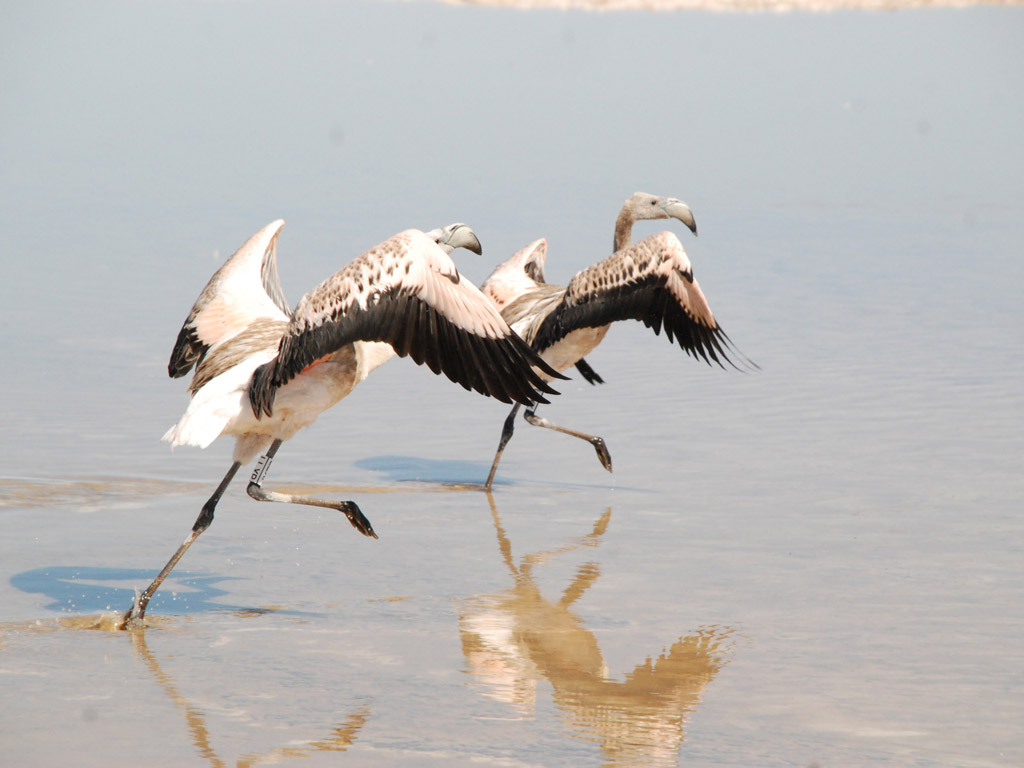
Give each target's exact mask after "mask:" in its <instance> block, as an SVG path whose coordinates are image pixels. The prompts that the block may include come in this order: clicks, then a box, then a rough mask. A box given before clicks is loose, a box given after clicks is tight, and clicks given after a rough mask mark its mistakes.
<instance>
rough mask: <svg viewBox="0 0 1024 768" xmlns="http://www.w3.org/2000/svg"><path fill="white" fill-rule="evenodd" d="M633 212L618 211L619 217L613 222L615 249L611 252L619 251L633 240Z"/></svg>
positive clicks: (625, 209) (626, 210)
mask: <svg viewBox="0 0 1024 768" xmlns="http://www.w3.org/2000/svg"><path fill="white" fill-rule="evenodd" d="M633 221H634V218H633V212H632V211H630V210H629V209H628V208H623V209H622V210H621V211H619V217H618V218H617V219H616V220H615V247H614V248H613V249H612V252H613V253H614V252H615V251H621V250H622V249H623V248H625V247H626V246H627V245H629V243H630V241H631V240H632V238H633Z"/></svg>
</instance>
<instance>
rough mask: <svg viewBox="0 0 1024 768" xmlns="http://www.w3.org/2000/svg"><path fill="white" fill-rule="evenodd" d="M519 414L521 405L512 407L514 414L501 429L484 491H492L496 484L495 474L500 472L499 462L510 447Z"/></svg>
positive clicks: (509, 416)
mask: <svg viewBox="0 0 1024 768" xmlns="http://www.w3.org/2000/svg"><path fill="white" fill-rule="evenodd" d="M517 413H519V403H516V404H515V405H514V406H513V407H512V412H511V413H509V415H508V418H506V419H505V426H504V427H502V429H501V441H500V442H499V443H498V452H497V453H496V454H494V461H493V462H491V473H490V474H489V475H487V483H486V484H485V485H484V489H485V490H487V491H490V490H491V483H493V482H494V473H495V472H497V471H498V462H499V461H501V454H502V453H503V452H504V450H505V446H506V445H508V441H509V440H511V439H512V432H513V430H514V429H515V427H516V414H517Z"/></svg>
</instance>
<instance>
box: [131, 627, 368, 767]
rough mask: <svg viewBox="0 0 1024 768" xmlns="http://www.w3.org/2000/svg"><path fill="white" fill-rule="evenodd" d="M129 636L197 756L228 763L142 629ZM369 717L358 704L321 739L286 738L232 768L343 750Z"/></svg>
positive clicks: (203, 719) (201, 716)
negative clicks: (177, 714) (181, 716)
mask: <svg viewBox="0 0 1024 768" xmlns="http://www.w3.org/2000/svg"><path fill="white" fill-rule="evenodd" d="M131 638H132V647H133V648H134V650H135V653H136V654H137V655H138V656H139V658H141V659H142V660H143V662H144V663H145V664H146V666H147V667H148V668H149V671H150V672H151V673H152V675H153V677H154V679H156V681H157V682H158V683H159V684H160V687H161V688H163V690H164V693H166V694H167V698H168V699H170V700H171V701H172V702H173V703H174V704H175V705H176V706H177V707H178V708H179V709H180V710H181V711H182V713H183V714H184V715H185V723H186V725H187V726H188V730H189V733H190V734H191V736H192V743H193V744H194V745H195V747H196V751H197V752H198V753H199V755H200V757H202V758H203V759H204V760H205V761H206V762H207V763H209V764H210V765H212V766H215V768H221V767H222V766H226V765H228V764H229V763H228V762H226V761H225V760H223V759H222V758H221V757H220V756H219V755H218V754H217V752H216V750H214V748H213V746H212V744H211V738H210V731H209V728H208V727H207V724H206V716H205V715H204V714H203V712H202V710H200V709H199V708H198V707H197V706H195V704H193V703H192V702H190V701H189V700H188V698H186V697H185V696H183V695H182V694H181V693H180V691H179V690H178V687H177V685H175V683H174V679H173V678H172V677H171V676H170V675H169V674H167V673H166V672H165V671H164V670H163V668H162V667H161V666H160V663H159V662H158V661H157V659H156V656H155V655H154V654H153V652H152V651H151V650H149V648H148V646H147V645H146V633H145V630H141V629H140V630H136V631H135V632H132V633H131ZM369 717H370V709H369V707H367V706H366V705H362V706H359V707H357V708H356V709H355V710H354V711H353V712H352V713H351V714H350V715H348V717H346V718H345V719H344V720H343V721H342V722H341V723H339V724H338V725H337V726H335V727H333V728H332V729H331V730H330V732H329V733H328V734H327V735H326V736H325V737H324V738H322V739H315V740H309V741H305V742H300V743H299V744H298V745H296V744H295V742H290V745H289V746H287V747H278V748H277V749H272V750H270V751H268V752H265V753H262V754H246V755H242V756H240V757H239V758H238V760H237V761H236V762H235V766H236V768H249V766H254V765H265V764H275V765H276V764H280V763H282V762H285V761H286V760H287V759H288V758H297V757H310V756H311V755H312V754H314V753H316V752H345V751H346V750H347V749H348V748H349V747H350V746H352V743H353V742H354V741H355V740H356V738H357V737H358V735H359V732H360V730H362V728H363V726H364V725H365V724H366V721H367V720H368V719H369Z"/></svg>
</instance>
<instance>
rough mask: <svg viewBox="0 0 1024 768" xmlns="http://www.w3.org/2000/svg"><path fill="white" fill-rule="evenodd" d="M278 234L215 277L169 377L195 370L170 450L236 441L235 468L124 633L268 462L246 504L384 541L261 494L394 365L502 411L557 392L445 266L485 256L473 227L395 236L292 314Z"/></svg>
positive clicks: (360, 522)
mask: <svg viewBox="0 0 1024 768" xmlns="http://www.w3.org/2000/svg"><path fill="white" fill-rule="evenodd" d="M283 226H284V221H282V220H280V219H278V220H277V221H274V222H271V223H270V224H268V225H267V226H265V227H264V228H263V229H261V230H260V231H259V232H257V233H256V234H255V235H253V236H252V237H251V238H250V239H249V240H248V241H247V242H246V243H245V244H244V245H243V246H242V247H241V248H240V249H239V250H238V251H237V252H236V253H235V254H234V255H233V256H232V257H231V258H230V259H228V260H227V262H225V263H224V265H223V266H221V267H220V269H218V270H217V271H216V272H215V273H214V275H213V277H212V278H211V279H210V281H209V283H207V285H206V287H205V288H204V289H203V291H202V293H200V295H199V298H198V299H197V300H196V303H195V305H194V306H193V307H192V311H191V312H190V313H189V315H188V317H187V318H186V320H185V323H184V325H183V326H182V328H181V332H180V333H179V334H178V339H177V342H176V343H175V345H174V350H173V351H172V353H171V359H170V363H169V364H168V373H169V374H170V375H171V376H172V377H175V378H177V377H180V376H184V375H185V374H187V373H188V372H189V371H191V370H192V368H193V367H195V374H194V377H193V379H192V384H191V386H190V387H189V391H190V392H191V394H192V400H191V402H190V403H189V406H188V409H187V410H186V411H185V414H184V415H183V416H182V417H181V420H180V421H179V422H178V423H177V424H176V425H175V426H173V427H171V428H170V429H169V430H168V431H167V433H166V434H165V435H164V437H163V439H164V440H167V441H168V442H170V443H171V445H172V447H173V446H178V445H197V446H200V447H202V448H205V447H206V446H208V445H209V444H210V443H212V442H213V441H214V440H215V439H216V438H217V437H219V436H220V435H231V436H233V437H234V438H235V450H234V456H233V461H232V464H231V466H230V468H229V469H228V471H227V474H226V475H224V478H223V479H222V480H221V482H220V485H218V486H217V488H216V490H215V491H214V492H213V495H212V496H211V497H210V498H209V499H208V500H207V502H206V503H205V504H204V505H203V508H202V511H201V512H200V513H199V517H198V518H197V519H196V522H195V524H194V525H193V526H192V531H191V532H190V533H189V535H188V537H187V538H186V539H185V541H184V542H183V543H182V544H181V546H180V547H178V549H177V551H176V552H175V553H174V555H173V556H172V557H171V559H170V560H169V561H168V562H167V565H165V566H164V568H163V570H162V571H160V573H159V574H158V575H157V577H156V578H155V579H154V580H153V583H152V584H150V585H149V587H147V589H146V590H145V591H144V592H143V593H142V594H141V595H139V596H138V597H137V598H136V600H135V601H134V603H133V604H132V607H131V608H130V609H129V610H128V611H127V612H126V613H125V614H124V616H123V617H122V620H121V627H122V628H131V627H134V626H139V625H140V624H141V622H142V619H143V617H144V616H145V612H146V606H147V605H148V603H149V601H150V599H151V598H152V597H153V594H154V593H155V592H156V590H157V589H158V588H159V587H160V584H161V583H162V582H163V581H164V579H165V578H166V577H167V575H168V574H169V573H170V572H171V570H172V569H173V568H174V566H175V565H176V564H177V563H178V561H179V560H180V559H181V557H182V556H183V555H184V554H185V552H186V551H187V550H188V548H189V547H190V546H191V545H192V543H193V542H194V541H195V540H196V539H197V538H198V537H199V535H200V534H202V533H203V531H205V530H206V529H207V528H209V527H210V524H211V523H212V522H213V516H214V509H215V508H216V506H217V502H218V501H219V500H220V497H221V496H222V495H223V494H224V491H225V489H226V488H227V487H228V485H229V483H230V482H231V480H232V479H233V478H234V476H235V474H236V473H237V472H238V470H239V469H240V468H241V467H242V466H243V465H244V464H248V463H249V462H251V461H252V460H253V459H254V458H256V456H257V455H259V454H260V453H261V452H263V451H266V452H265V453H264V455H263V456H262V457H261V458H260V460H259V461H258V462H257V464H256V468H255V470H254V471H253V472H252V475H251V476H250V479H249V484H248V487H247V492H248V494H249V496H251V497H252V498H254V499H256V500H257V501H277V502H286V503H289V504H307V505H311V506H317V507H327V508H329V509H336V510H338V511H340V512H343V513H344V514H345V515H346V516H347V517H348V519H349V522H351V523H352V525H353V526H354V527H355V528H356V530H358V531H359V532H360V533H362V534H364V535H366V536H370V537H373V538H377V534H376V533H375V532H374V530H373V526H372V525H371V524H370V521H369V520H368V519H367V518H366V517H365V516H364V515H363V513H362V511H361V510H360V509H359V507H358V506H357V505H356V504H355V502H352V501H331V500H326V499H319V498H313V497H309V496H298V495H294V494H289V493H280V492H276V491H268V490H266V489H264V488H263V485H262V484H263V481H264V479H265V478H266V474H267V470H268V468H269V467H270V462H271V460H272V459H273V458H274V456H275V455H276V453H277V451H278V449H279V448H280V447H281V444H282V443H283V442H284V441H285V440H288V439H289V438H291V437H292V436H293V435H295V433H296V432H298V430H300V429H301V428H302V427H305V426H308V425H309V424H312V423H313V421H315V420H316V418H317V417H318V416H319V415H320V414H321V413H323V412H324V411H326V410H327V409H328V408H330V407H331V406H333V405H335V404H336V403H337V402H338V401H340V400H341V399H342V398H344V397H345V396H346V395H348V394H349V393H350V392H351V391H352V389H353V388H354V387H355V386H356V384H358V383H359V382H361V381H362V380H363V379H365V378H366V377H367V376H368V375H369V374H370V372H371V371H372V370H373V369H374V368H377V367H378V366H380V365H382V364H383V363H385V362H386V361H388V360H389V359H390V358H392V357H393V356H394V355H396V354H397V355H399V356H402V357H405V356H409V357H411V358H412V359H413V361H414V362H416V363H417V364H424V363H425V364H426V365H427V366H428V367H429V368H430V369H431V370H432V371H433V372H434V373H444V374H445V375H446V376H447V377H448V378H449V379H451V380H452V381H454V382H456V383H458V384H460V385H462V386H463V387H464V388H466V389H472V390H476V391H477V392H480V393H482V394H485V395H490V396H491V397H495V398H497V399H499V400H501V401H503V402H506V403H511V402H513V401H515V402H519V403H524V404H526V403H532V402H547V401H546V400H545V398H544V394H554V393H555V392H554V390H553V389H551V388H550V387H549V386H548V385H547V383H546V382H547V381H549V380H550V379H551V377H552V376H555V375H557V372H556V371H554V370H553V369H552V368H551V367H550V366H548V365H547V364H546V363H544V361H543V360H541V359H540V357H539V356H538V355H537V353H536V352H534V351H533V350H532V349H531V348H530V347H529V346H528V345H527V344H526V343H525V342H523V341H522V340H521V339H520V338H519V337H518V336H517V335H516V334H514V333H513V332H512V331H511V329H510V328H509V327H508V324H507V323H506V322H505V321H504V320H502V319H501V316H500V315H499V314H498V312H497V310H495V308H494V307H493V305H492V304H491V303H490V302H489V301H488V300H487V299H486V298H485V297H484V296H483V294H482V293H481V292H480V291H479V290H478V289H477V288H476V287H475V286H474V285H473V284H472V283H471V282H470V281H469V280H464V279H462V277H461V276H460V275H459V272H458V270H457V269H456V268H455V264H454V263H453V262H452V260H451V259H450V258H449V256H448V253H449V252H450V251H451V250H453V249H454V248H456V247H460V246H465V247H467V248H470V249H472V250H475V251H476V252H477V253H479V252H480V243H479V240H477V238H476V236H475V235H474V234H473V232H472V230H471V229H469V228H468V227H466V226H465V225H451V226H450V227H446V228H444V229H443V230H434V231H433V232H431V233H430V234H429V235H428V234H424V233H423V232H420V231H419V230H415V229H410V230H406V231H405V232H402V233H400V234H398V235H395V236H394V237H392V238H390V239H388V240H386V241H384V242H383V243H381V244H380V245H378V246H376V247H374V248H372V249H371V250H369V251H367V252H366V253H364V254H363V255H362V256H360V257H358V258H357V259H355V260H354V261H352V262H351V263H350V264H348V265H347V266H346V267H344V268H342V269H341V270H340V271H339V272H337V273H336V274H335V275H333V276H332V277H330V278H328V279H327V280H325V281H324V282H323V283H321V284H320V285H319V286H317V287H316V288H314V289H313V290H312V291H310V292H309V293H307V294H306V295H305V296H303V297H302V299H301V300H300V301H299V303H298V305H297V306H296V307H295V309H294V310H292V309H290V308H289V306H288V303H287V301H286V300H285V298H284V291H283V290H282V289H281V283H280V280H279V278H278V273H277V240H278V236H279V235H280V233H281V228H282V227H283ZM535 368H536V371H539V372H540V373H538V372H535V370H534V369H535Z"/></svg>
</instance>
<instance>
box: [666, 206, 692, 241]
mask: <svg viewBox="0 0 1024 768" xmlns="http://www.w3.org/2000/svg"><path fill="white" fill-rule="evenodd" d="M661 209H662V210H663V211H664V212H665V215H666V216H668V217H670V218H673V219H679V220H680V221H681V222H683V224H685V225H686V226H687V228H688V229H689V230H690V231H691V232H693V234H694V236H695V237H696V235H697V222H696V221H694V220H693V211H691V210H690V206H688V205H687V204H686V203H684V202H683V201H682V200H676V199H675V198H674V197H670V198H669V199H668V200H666V201H665V203H664V205H662V206H661Z"/></svg>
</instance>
